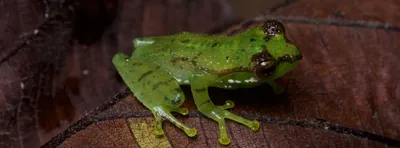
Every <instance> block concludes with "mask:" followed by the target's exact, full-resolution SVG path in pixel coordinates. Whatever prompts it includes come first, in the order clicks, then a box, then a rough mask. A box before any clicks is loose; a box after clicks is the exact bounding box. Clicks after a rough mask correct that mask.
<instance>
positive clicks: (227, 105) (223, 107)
mask: <svg viewBox="0 0 400 148" xmlns="http://www.w3.org/2000/svg"><path fill="white" fill-rule="evenodd" d="M234 106H235V103H233V101H231V100H227V101H226V102H225V104H224V105H221V106H219V107H221V108H222V109H231V108H233V107H234Z"/></svg>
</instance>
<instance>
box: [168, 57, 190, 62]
mask: <svg viewBox="0 0 400 148" xmlns="http://www.w3.org/2000/svg"><path fill="white" fill-rule="evenodd" d="M188 60H189V58H186V57H176V58H172V60H171V63H172V64H176V63H178V62H184V61H188Z"/></svg>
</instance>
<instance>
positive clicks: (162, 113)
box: [155, 106, 197, 137]
mask: <svg viewBox="0 0 400 148" xmlns="http://www.w3.org/2000/svg"><path fill="white" fill-rule="evenodd" d="M155 110H156V111H157V115H158V116H159V117H161V118H163V119H167V120H168V121H170V122H171V123H172V124H174V125H175V126H177V127H178V128H180V129H182V130H183V131H184V132H185V133H186V135H188V136H189V137H193V136H195V135H196V134H197V131H196V129H195V128H189V127H188V126H186V125H185V124H183V123H182V122H180V121H179V120H178V119H176V118H175V117H174V116H173V115H172V114H171V113H170V110H167V109H166V108H164V107H161V106H159V107H155ZM171 111H176V112H179V113H181V114H187V113H188V109H187V108H178V109H172V110H171Z"/></svg>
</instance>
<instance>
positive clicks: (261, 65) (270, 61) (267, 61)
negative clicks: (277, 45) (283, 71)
mask: <svg viewBox="0 0 400 148" xmlns="http://www.w3.org/2000/svg"><path fill="white" fill-rule="evenodd" d="M252 61H253V63H254V75H256V76H257V77H259V78H266V77H268V76H270V75H272V74H273V73H274V71H275V65H276V60H275V59H274V58H272V56H271V55H270V54H269V53H268V51H267V50H264V51H263V52H261V53H259V54H256V55H254V56H253V58H252Z"/></svg>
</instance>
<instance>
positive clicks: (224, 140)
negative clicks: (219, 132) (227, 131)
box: [218, 136, 231, 145]
mask: <svg viewBox="0 0 400 148" xmlns="http://www.w3.org/2000/svg"><path fill="white" fill-rule="evenodd" d="M218 141H219V143H221V144H222V145H228V144H229V143H231V139H229V137H228V136H221V137H219V138H218Z"/></svg>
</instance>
